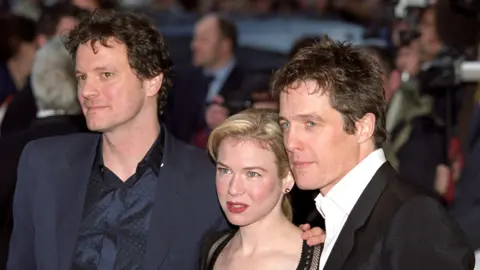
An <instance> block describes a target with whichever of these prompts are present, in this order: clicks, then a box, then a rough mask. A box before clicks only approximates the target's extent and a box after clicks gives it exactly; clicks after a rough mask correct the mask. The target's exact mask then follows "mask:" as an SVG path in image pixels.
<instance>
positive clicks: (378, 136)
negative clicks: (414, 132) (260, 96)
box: [271, 36, 386, 148]
mask: <svg viewBox="0 0 480 270" xmlns="http://www.w3.org/2000/svg"><path fill="white" fill-rule="evenodd" d="M309 80H312V81H315V82H316V83H317V86H318V87H317V89H316V90H315V92H318V91H321V92H328V94H329V96H330V103H331V106H332V108H334V109H335V110H337V111H338V112H339V113H341V114H342V116H343V119H344V122H345V123H344V130H345V131H346V132H347V133H349V134H353V133H354V132H355V130H356V127H355V122H356V121H357V120H359V119H361V118H362V117H363V116H365V114H367V113H372V114H373V115H375V118H376V121H375V130H374V139H375V146H376V147H377V148H379V147H381V145H382V143H383V142H384V141H385V139H386V129H385V113H386V112H385V111H386V101H385V91H384V89H383V84H382V77H381V71H380V67H379V65H378V64H377V61H376V60H375V59H373V58H372V57H370V56H369V55H367V54H366V53H365V52H363V51H362V50H361V49H360V48H358V47H355V46H352V45H350V44H347V43H344V42H337V41H333V40H331V39H330V38H329V37H327V36H325V37H324V38H323V39H322V42H320V43H315V44H314V45H312V46H309V47H305V48H303V49H301V50H300V51H298V53H297V54H295V56H294V57H293V58H292V59H291V60H290V61H289V62H288V63H287V64H286V65H285V66H284V67H282V68H281V69H279V70H278V71H277V72H276V73H275V75H274V78H273V80H272V83H271V89H272V94H273V96H274V97H275V98H276V99H278V98H279V96H280V93H281V92H282V91H288V89H289V88H292V87H295V86H296V85H297V84H298V83H299V82H305V81H309Z"/></svg>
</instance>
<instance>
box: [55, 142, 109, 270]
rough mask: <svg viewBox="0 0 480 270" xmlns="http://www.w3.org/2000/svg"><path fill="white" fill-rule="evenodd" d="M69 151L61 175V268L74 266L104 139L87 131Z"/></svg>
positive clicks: (57, 223) (59, 215) (57, 183)
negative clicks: (82, 221)
mask: <svg viewBox="0 0 480 270" xmlns="http://www.w3.org/2000/svg"><path fill="white" fill-rule="evenodd" d="M84 136H85V139H83V140H78V141H76V142H73V140H72V142H73V143H77V144H76V145H75V146H74V147H72V150H71V151H70V152H69V153H68V156H67V162H68V165H67V166H65V167H62V168H61V171H60V172H59V173H58V175H57V177H58V178H59V179H58V180H57V181H56V182H55V183H56V185H57V186H56V189H57V191H56V196H57V203H56V207H57V214H56V218H57V221H56V225H57V235H56V236H57V248H58V254H59V264H60V269H70V268H71V267H72V259H73V254H74V248H75V244H76V242H77V241H76V240H77V236H78V228H79V225H80V222H81V217H82V210H83V204H84V201H85V195H86V192H87V187H88V182H89V179H90V173H91V171H92V166H93V161H94V159H95V154H96V149H97V144H98V142H99V140H100V138H101V136H100V135H97V134H85V135H84Z"/></svg>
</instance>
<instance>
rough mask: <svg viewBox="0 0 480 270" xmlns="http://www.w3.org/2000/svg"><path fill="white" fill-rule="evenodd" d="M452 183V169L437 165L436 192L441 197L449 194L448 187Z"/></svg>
mask: <svg viewBox="0 0 480 270" xmlns="http://www.w3.org/2000/svg"><path fill="white" fill-rule="evenodd" d="M449 183H450V168H449V167H448V166H447V165H444V164H440V165H437V170H436V175H435V190H436V191H437V192H438V194H440V195H445V193H447V189H448V185H449Z"/></svg>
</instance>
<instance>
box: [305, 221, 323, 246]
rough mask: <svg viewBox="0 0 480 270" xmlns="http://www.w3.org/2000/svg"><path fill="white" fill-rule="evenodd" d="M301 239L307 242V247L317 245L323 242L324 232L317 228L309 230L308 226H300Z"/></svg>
mask: <svg viewBox="0 0 480 270" xmlns="http://www.w3.org/2000/svg"><path fill="white" fill-rule="evenodd" d="M300 229H302V231H303V233H302V239H303V240H306V241H307V244H308V245H309V246H315V245H319V244H321V243H324V242H325V232H324V231H323V230H322V229H320V228H319V227H314V228H310V224H302V225H300Z"/></svg>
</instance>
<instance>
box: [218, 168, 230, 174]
mask: <svg viewBox="0 0 480 270" xmlns="http://www.w3.org/2000/svg"><path fill="white" fill-rule="evenodd" d="M217 171H218V172H219V173H222V174H227V173H228V172H229V170H228V169H227V168H221V167H219V168H217Z"/></svg>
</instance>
